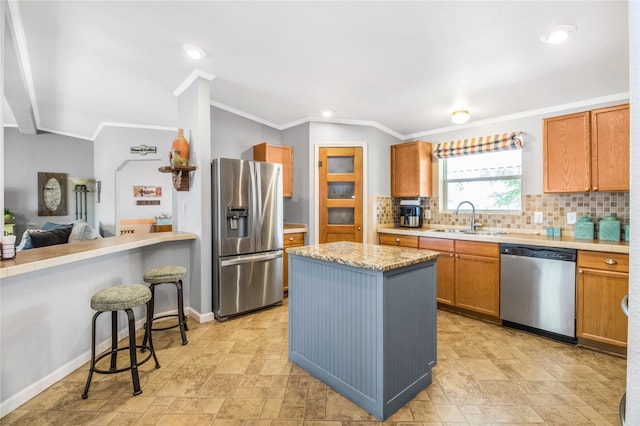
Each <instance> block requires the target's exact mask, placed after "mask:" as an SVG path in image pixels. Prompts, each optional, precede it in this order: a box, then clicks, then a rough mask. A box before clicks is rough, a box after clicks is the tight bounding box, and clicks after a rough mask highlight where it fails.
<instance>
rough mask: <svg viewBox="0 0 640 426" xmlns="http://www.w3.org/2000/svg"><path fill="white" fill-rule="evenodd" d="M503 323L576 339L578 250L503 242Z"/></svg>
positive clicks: (501, 251) (501, 257) (555, 336)
mask: <svg viewBox="0 0 640 426" xmlns="http://www.w3.org/2000/svg"><path fill="white" fill-rule="evenodd" d="M500 318H501V319H502V324H503V325H505V326H508V327H513V328H519V329H523V330H527V331H530V332H534V333H537V334H541V335H545V336H547V337H551V338H554V339H557V340H562V341H565V342H570V343H575V342H576V250H574V249H564V248H551V247H538V246H523V245H515V244H500Z"/></svg>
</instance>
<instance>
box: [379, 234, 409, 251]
mask: <svg viewBox="0 0 640 426" xmlns="http://www.w3.org/2000/svg"><path fill="white" fill-rule="evenodd" d="M378 242H379V244H380V245H383V246H397V247H409V248H418V237H413V236H410V235H396V234H378Z"/></svg>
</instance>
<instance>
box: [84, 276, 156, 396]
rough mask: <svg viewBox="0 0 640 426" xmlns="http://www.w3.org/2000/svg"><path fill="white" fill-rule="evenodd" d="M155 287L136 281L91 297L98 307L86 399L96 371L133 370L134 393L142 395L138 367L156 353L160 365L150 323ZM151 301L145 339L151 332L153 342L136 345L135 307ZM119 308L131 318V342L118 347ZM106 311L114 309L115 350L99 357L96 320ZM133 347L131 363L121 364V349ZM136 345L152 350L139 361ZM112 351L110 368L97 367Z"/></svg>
mask: <svg viewBox="0 0 640 426" xmlns="http://www.w3.org/2000/svg"><path fill="white" fill-rule="evenodd" d="M150 301H151V291H150V290H149V288H148V287H147V286H145V285H143V284H132V285H118V286H115V287H110V288H105V289H103V290H100V291H98V292H97V293H96V294H94V295H93V297H91V308H92V309H93V310H95V311H97V312H96V313H95V315H94V316H93V321H92V324H91V364H90V366H89V377H87V384H86V385H85V387H84V392H83V393H82V398H83V399H86V398H87V396H88V393H89V385H90V384H91V378H92V377H93V373H100V374H113V373H121V372H123V371H129V370H131V378H132V380H133V394H134V395H140V394H141V393H142V390H141V389H140V379H139V377H138V367H139V366H140V365H142V364H144V363H145V362H147V361H149V359H150V358H151V357H152V356H153V360H154V361H155V363H156V368H160V364H159V363H158V358H157V357H156V352H155V351H154V350H153V339H152V337H151V330H150V327H149V325H148V324H150V321H149V320H150V318H151V314H150V313H151V309H150ZM144 304H146V305H147V325H146V326H145V327H146V330H145V339H146V337H147V334H148V337H149V338H148V341H149V344H148V345H146V343H143V345H136V328H135V315H134V313H133V310H132V308H134V307H136V306H140V305H144ZM118 311H125V312H126V314H127V318H128V322H129V346H125V347H122V348H118ZM104 312H111V350H109V351H106V352H105V353H103V354H102V355H100V356H98V357H97V358H96V320H97V319H98V317H99V316H100V314H102V313H104ZM127 349H128V350H129V365H128V366H126V367H122V368H117V357H118V352H119V351H124V350H127ZM136 349H144V350H149V354H148V355H147V357H146V358H145V359H143V360H142V361H140V362H138V359H137V355H136ZM109 355H111V365H110V368H109V370H103V369H100V368H98V367H96V364H97V363H98V361H100V360H101V359H102V358H104V357H107V356H109Z"/></svg>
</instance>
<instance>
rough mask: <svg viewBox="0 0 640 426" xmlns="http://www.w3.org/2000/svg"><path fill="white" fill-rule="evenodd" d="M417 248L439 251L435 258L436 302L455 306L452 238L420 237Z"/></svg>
mask: <svg viewBox="0 0 640 426" xmlns="http://www.w3.org/2000/svg"><path fill="white" fill-rule="evenodd" d="M419 248H421V249H426V250H433V251H437V252H440V256H438V259H437V260H436V271H437V277H436V286H437V299H438V303H442V304H445V305H450V306H455V303H456V298H455V296H456V293H455V277H456V275H455V272H456V271H455V255H454V253H453V248H454V240H448V239H444V238H432V237H420V240H419Z"/></svg>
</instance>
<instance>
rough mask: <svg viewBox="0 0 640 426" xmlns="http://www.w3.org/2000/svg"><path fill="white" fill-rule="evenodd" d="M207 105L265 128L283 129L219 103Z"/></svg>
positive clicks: (214, 102) (211, 102)
mask: <svg viewBox="0 0 640 426" xmlns="http://www.w3.org/2000/svg"><path fill="white" fill-rule="evenodd" d="M209 104H210V105H211V106H213V107H216V108H220V109H221V110H224V111H227V112H230V113H232V114H235V115H239V116H240V117H244V118H246V119H248V120H251V121H255V122H256V123H260V124H264V125H265V126H269V127H271V128H273V129H276V130H282V129H283V128H282V126H278V125H277V124H275V123H272V122H271V121H268V120H265V119H263V118H260V117H256V116H255V115H251V114H249V113H246V112H244V111H241V110H239V109H237V108H234V107H230V106H228V105H225V104H222V103H220V102H216V101H213V100H211V101H209ZM303 122H304V121H303Z"/></svg>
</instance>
